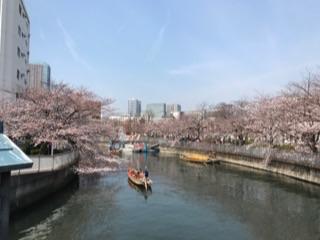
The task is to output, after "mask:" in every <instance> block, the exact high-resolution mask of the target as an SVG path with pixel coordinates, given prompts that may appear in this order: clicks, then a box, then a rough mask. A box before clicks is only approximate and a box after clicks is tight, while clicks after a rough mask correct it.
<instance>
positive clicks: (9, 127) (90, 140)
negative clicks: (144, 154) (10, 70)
mask: <svg viewBox="0 0 320 240" xmlns="http://www.w3.org/2000/svg"><path fill="white" fill-rule="evenodd" d="M111 104H112V100H110V99H102V98H98V97H97V96H96V95H95V94H93V93H92V92H90V91H88V90H86V89H77V90H76V89H72V88H70V87H69V86H67V85H65V84H58V85H56V86H55V87H54V88H53V89H52V90H51V91H48V90H44V89H32V90H29V91H26V92H25V93H23V94H22V96H21V98H19V99H17V100H16V101H14V102H5V103H2V106H1V108H0V118H1V119H3V120H4V121H5V124H6V131H7V133H8V135H9V136H11V137H12V138H14V139H18V140H23V139H27V138H28V139H31V141H32V143H33V144H34V145H35V146H37V145H41V144H44V143H50V144H53V145H64V146H68V147H70V148H72V149H73V150H75V151H78V152H79V153H80V154H81V164H83V166H95V165H96V164H97V163H99V162H101V161H104V160H106V157H107V156H108V155H107V152H106V149H104V148H101V147H99V143H100V142H101V141H105V140H106V139H110V138H114V137H115V134H116V132H115V131H114V130H113V129H112V128H111V125H110V124H109V122H108V121H104V120H101V118H100V116H101V111H104V112H106V111H111V110H112V109H111Z"/></svg>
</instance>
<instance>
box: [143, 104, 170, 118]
mask: <svg viewBox="0 0 320 240" xmlns="http://www.w3.org/2000/svg"><path fill="white" fill-rule="evenodd" d="M146 114H147V115H149V114H150V115H151V117H152V118H153V119H154V120H159V119H161V118H164V117H165V116H166V104H165V103H153V104H147V107H146Z"/></svg>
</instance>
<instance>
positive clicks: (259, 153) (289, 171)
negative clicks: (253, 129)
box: [160, 145, 320, 184]
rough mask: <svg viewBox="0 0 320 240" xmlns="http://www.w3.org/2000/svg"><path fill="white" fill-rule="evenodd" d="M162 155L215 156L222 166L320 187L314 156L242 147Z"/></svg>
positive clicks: (171, 150)
mask: <svg viewBox="0 0 320 240" xmlns="http://www.w3.org/2000/svg"><path fill="white" fill-rule="evenodd" d="M160 152H161V153H163V154H181V153H199V154H201V153H202V154H204V155H207V154H210V153H211V154H212V153H214V155H215V160H219V162H221V163H222V164H236V165H240V166H244V167H249V168H255V169H259V170H263V171H268V172H272V173H276V174H282V175H285V176H288V177H292V178H295V179H299V180H303V181H306V182H310V183H315V184H320V158H319V156H318V155H313V154H300V153H290V152H281V151H277V150H274V149H268V148H250V147H240V146H223V145H222V146H221V145H210V146H208V145H207V146H199V145H198V146H194V147H193V146H174V147H168V146H164V147H161V151H160Z"/></svg>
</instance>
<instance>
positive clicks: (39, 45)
mask: <svg viewBox="0 0 320 240" xmlns="http://www.w3.org/2000/svg"><path fill="white" fill-rule="evenodd" d="M24 2H25V4H26V7H27V10H28V13H29V16H30V22H31V46H30V61H31V62H47V63H48V64H50V66H51V70H52V77H53V78H54V79H55V80H56V81H64V82H66V83H68V84H70V85H71V86H74V87H81V86H84V87H87V88H89V89H90V90H92V91H94V92H95V93H96V94H98V95H100V96H103V97H111V98H113V99H115V100H116V102H115V104H114V106H115V107H116V108H117V111H118V112H127V103H128V99H130V98H137V99H139V100H141V101H142V106H143V108H144V107H145V106H146V104H147V103H157V102H165V103H178V104H181V105H182V107H183V109H184V110H191V109H194V108H196V106H197V105H198V104H200V103H202V102H207V103H209V104H212V103H219V102H222V101H225V102H229V101H233V100H238V99H242V98H246V97H248V98H251V97H253V96H255V95H257V94H258V93H263V94H275V93H277V92H278V91H280V90H281V89H283V88H284V87H285V86H286V85H287V83H289V82H290V81H297V80H301V79H302V78H303V75H304V74H305V73H306V72H307V69H309V70H315V69H317V67H318V65H319V62H320V61H319V58H320V57H319V56H320V44H319V42H320V32H319V31H318V28H319V27H318V23H319V22H320V12H319V9H320V2H319V1H316V0H313V1H312V0H305V1H301V0H290V1H289V0H261V1H255V0H242V1H241V0H226V1H215V0H175V1H172V0H162V1H147V0H137V1H132V0H119V1H108V0H106V1H98V0H96V1H90V2H87V1H65V0H55V1H48V0H24Z"/></svg>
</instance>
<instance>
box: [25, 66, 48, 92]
mask: <svg viewBox="0 0 320 240" xmlns="http://www.w3.org/2000/svg"><path fill="white" fill-rule="evenodd" d="M28 70H29V78H28V88H30V89H40V88H43V89H47V90H50V88H51V68H50V66H49V65H48V64H46V63H43V64H28Z"/></svg>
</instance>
